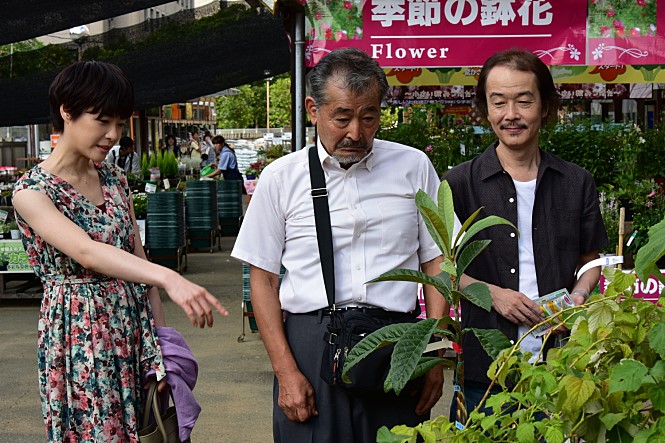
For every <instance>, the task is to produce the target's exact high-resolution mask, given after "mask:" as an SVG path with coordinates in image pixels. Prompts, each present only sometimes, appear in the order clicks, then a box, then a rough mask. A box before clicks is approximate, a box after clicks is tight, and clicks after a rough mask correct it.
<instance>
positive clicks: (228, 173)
mask: <svg viewBox="0 0 665 443" xmlns="http://www.w3.org/2000/svg"><path fill="white" fill-rule="evenodd" d="M212 143H213V145H214V146H215V150H216V151H217V152H218V153H219V163H217V169H216V170H215V171H214V172H213V173H212V174H210V175H208V176H207V177H210V178H213V177H217V176H218V175H221V176H222V177H224V180H240V181H243V183H244V180H243V177H242V174H241V173H240V170H238V158H237V157H236V151H235V149H233V148H232V147H230V146H229V145H227V144H226V140H225V139H224V137H222V136H221V135H216V136H215V137H214V138H213V139H212ZM242 193H243V194H246V193H247V191H246V190H245V186H244V184H243V186H242Z"/></svg>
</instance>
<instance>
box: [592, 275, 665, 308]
mask: <svg viewBox="0 0 665 443" xmlns="http://www.w3.org/2000/svg"><path fill="white" fill-rule="evenodd" d="M627 272H632V271H627ZM660 272H661V273H662V272H665V271H664V270H663V269H661V270H660ZM608 283H609V282H608V281H607V280H606V279H605V276H603V275H602V274H601V275H600V282H599V283H598V285H599V286H600V293H601V294H604V293H605V289H607V285H608ZM663 287H664V286H663V284H662V283H661V282H660V281H658V279H657V278H655V277H654V276H650V277H649V280H647V281H646V282H643V281H640V279H639V278H638V279H637V281H635V284H634V285H633V290H634V291H635V292H633V295H634V296H635V297H640V298H643V299H645V300H648V301H650V302H654V303H655V302H657V301H658V298H659V297H660V293H661V292H662V291H663Z"/></svg>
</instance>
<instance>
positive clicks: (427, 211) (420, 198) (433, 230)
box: [416, 189, 450, 256]
mask: <svg viewBox="0 0 665 443" xmlns="http://www.w3.org/2000/svg"><path fill="white" fill-rule="evenodd" d="M416 206H417V207H418V210H419V211H420V215H422V217H423V220H424V221H425V226H426V227H427V230H428V231H429V234H430V235H431V236H432V238H433V239H434V242H435V243H436V244H437V246H438V247H439V250H440V251H441V252H442V253H443V255H445V256H449V255H450V237H449V236H448V228H447V227H446V225H445V221H444V220H443V219H442V218H441V217H440V216H439V208H438V207H437V206H436V203H434V200H432V198H431V197H430V196H429V195H427V193H426V192H424V191H423V190H422V189H419V190H418V192H417V193H416Z"/></svg>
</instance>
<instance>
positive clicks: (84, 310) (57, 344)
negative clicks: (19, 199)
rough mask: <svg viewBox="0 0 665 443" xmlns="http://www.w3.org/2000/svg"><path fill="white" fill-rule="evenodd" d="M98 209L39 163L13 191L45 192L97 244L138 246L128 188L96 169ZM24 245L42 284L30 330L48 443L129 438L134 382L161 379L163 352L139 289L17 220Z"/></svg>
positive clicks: (115, 173) (137, 387) (115, 175)
mask: <svg viewBox="0 0 665 443" xmlns="http://www.w3.org/2000/svg"><path fill="white" fill-rule="evenodd" d="M96 167H97V171H98V173H99V179H100V183H101V186H102V190H103V195H104V204H102V205H100V206H95V205H94V204H93V203H92V202H90V201H89V200H88V199H87V198H86V197H84V196H83V195H82V194H80V193H79V192H78V191H77V190H76V189H75V188H74V187H73V186H72V185H70V184H69V183H68V182H67V181H65V180H63V179H61V178H59V177H57V176H55V175H53V174H51V173H49V172H48V171H46V170H45V169H43V168H41V167H40V166H36V167H34V168H33V169H31V170H30V171H28V172H26V174H25V175H23V177H21V178H20V179H19V181H18V182H17V183H16V186H15V188H14V192H17V191H19V190H22V189H32V190H36V191H39V192H41V193H43V194H46V195H47V196H48V197H49V198H50V199H51V200H52V201H53V203H54V204H55V206H56V207H57V208H58V210H59V211H60V212H62V213H63V214H64V215H65V216H66V217H67V218H69V219H70V220H72V221H73V222H74V223H76V224H77V225H78V226H79V227H80V228H81V229H83V230H84V231H86V232H87V233H88V235H89V236H90V237H91V238H92V239H94V240H95V241H98V242H103V243H107V244H110V245H113V246H115V247H118V248H122V249H124V250H125V251H127V252H130V253H132V252H133V251H134V245H135V241H138V238H137V237H136V235H135V233H134V229H133V225H132V219H131V216H130V212H129V204H130V200H129V187H128V185H127V181H126V178H125V176H124V175H123V173H122V172H121V170H120V169H119V168H117V167H116V166H114V165H109V164H107V163H101V164H96ZM17 221H18V224H19V229H20V230H21V236H22V238H23V245H24V247H25V251H26V253H27V255H28V258H29V260H30V265H31V266H32V268H33V270H34V272H35V274H36V275H37V276H38V277H39V278H40V279H41V281H42V284H43V286H44V298H43V300H42V305H41V311H40V316H39V328H38V349H37V355H38V365H39V387H40V394H41V400H42V413H43V415H44V422H45V425H46V432H47V435H48V439H49V441H52V442H123V443H124V442H137V441H138V436H137V433H138V429H139V427H140V426H141V419H142V416H141V402H142V395H143V394H142V382H141V380H142V377H143V376H144V375H145V374H146V373H147V372H148V371H150V370H152V369H154V370H155V371H156V373H157V378H158V379H161V378H163V377H164V365H163V361H162V353H161V349H160V346H159V341H158V338H157V330H156V328H155V324H154V320H153V318H152V312H151V310H150V306H149V304H148V302H147V291H146V288H145V286H143V285H138V284H133V283H128V282H125V281H122V280H118V279H115V278H111V277H107V276H104V275H101V274H98V273H95V272H93V271H90V270H88V269H85V268H83V267H82V266H81V265H80V264H79V263H77V262H76V261H75V260H74V259H72V258H70V257H68V256H66V255H64V254H63V253H62V252H60V251H59V250H57V249H55V248H54V247H53V246H51V245H50V244H48V243H46V242H45V241H44V240H43V239H42V238H41V237H39V236H38V235H36V234H35V232H34V231H33V230H32V229H31V228H30V226H28V225H27V224H26V223H25V221H24V220H23V219H22V218H21V217H20V216H19V215H18V214H17Z"/></svg>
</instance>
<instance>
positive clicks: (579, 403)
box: [559, 375, 596, 417]
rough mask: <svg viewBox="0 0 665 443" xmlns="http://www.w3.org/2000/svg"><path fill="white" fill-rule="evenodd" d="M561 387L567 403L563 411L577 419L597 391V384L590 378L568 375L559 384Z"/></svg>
mask: <svg viewBox="0 0 665 443" xmlns="http://www.w3.org/2000/svg"><path fill="white" fill-rule="evenodd" d="M559 387H560V388H561V390H562V391H564V392H565V395H566V401H565V402H564V403H563V405H562V406H563V410H564V411H566V412H568V413H569V414H571V415H572V416H573V417H577V416H578V415H579V414H580V413H581V412H582V408H583V407H584V405H585V404H586V402H587V401H588V400H589V398H591V395H593V393H594V391H595V390H596V384H595V383H594V382H593V380H590V379H588V378H580V377H576V376H575V375H566V376H565V377H563V378H562V379H561V381H560V382H559Z"/></svg>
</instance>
